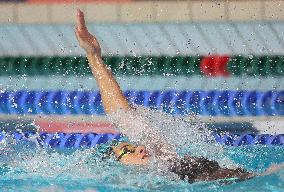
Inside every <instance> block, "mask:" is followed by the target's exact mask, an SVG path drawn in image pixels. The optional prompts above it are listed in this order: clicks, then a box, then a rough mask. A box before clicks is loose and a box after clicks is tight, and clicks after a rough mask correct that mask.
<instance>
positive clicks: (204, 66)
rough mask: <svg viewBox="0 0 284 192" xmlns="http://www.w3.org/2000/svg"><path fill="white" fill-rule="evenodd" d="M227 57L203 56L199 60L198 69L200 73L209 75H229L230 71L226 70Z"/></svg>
mask: <svg viewBox="0 0 284 192" xmlns="http://www.w3.org/2000/svg"><path fill="white" fill-rule="evenodd" d="M229 58H230V57H229V56H227V55H222V56H220V55H212V56H207V57H203V58H202V60H201V62H200V70H201V72H202V73H204V74H205V75H207V76H210V77H217V76H223V77H226V76H229V75H230V73H229V72H228V71H227V65H228V61H229Z"/></svg>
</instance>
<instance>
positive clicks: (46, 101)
mask: <svg viewBox="0 0 284 192" xmlns="http://www.w3.org/2000/svg"><path fill="white" fill-rule="evenodd" d="M125 96H126V97H127V99H128V101H129V102H130V103H134V104H137V105H143V106H146V107H150V108H156V109H162V110H163V111H165V112H168V113H171V114H174V115H185V114H188V113H196V114H200V115H207V116H244V115H247V116H260V115H265V116H282V115H284V91H267V92H259V91H228V90H226V91H216V90H214V91H175V90H170V91H126V92H125ZM0 113H2V114H59V115H60V114H87V115H92V114H96V115H103V114H104V110H103V106H102V103H101V96H100V94H99V92H98V91H62V90H60V91H22V90H21V91H4V92H1V93H0Z"/></svg>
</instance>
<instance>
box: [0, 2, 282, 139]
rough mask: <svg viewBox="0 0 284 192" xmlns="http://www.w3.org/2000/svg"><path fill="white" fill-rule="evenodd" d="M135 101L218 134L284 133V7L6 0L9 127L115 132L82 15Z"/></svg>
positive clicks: (0, 79) (4, 69)
mask: <svg viewBox="0 0 284 192" xmlns="http://www.w3.org/2000/svg"><path fill="white" fill-rule="evenodd" d="M77 8H80V9H81V10H82V11H84V12H85V15H86V18H87V22H88V26H89V29H90V32H91V33H93V34H95V35H96V36H97V38H98V40H99V41H100V43H101V46H102V51H103V56H104V60H105V63H106V64H107V65H108V66H109V67H110V68H111V69H112V71H113V73H114V74H115V75H116V77H117V79H118V81H119V83H120V85H121V87H122V89H123V90H124V91H125V94H126V96H127V98H128V99H129V101H130V102H132V103H136V104H138V105H144V106H147V107H150V108H155V109H159V110H163V111H165V112H167V113H171V114H173V115H183V116H184V117H185V118H188V119H190V114H192V113H194V114H197V115H198V116H200V119H201V121H203V122H206V123H207V124H208V127H209V128H211V129H214V130H217V131H218V130H226V131H230V132H255V133H271V134H282V133H284V121H283V115H284V103H283V101H284V78H283V76H284V2H283V1H279V0H250V1H241V0H236V1H230V0H229V1H228V0H226V1H225V0H224V1H223V0H220V1H199V0H191V1H129V0H121V1H115V0H105V1H103V0H93V1H92V0H26V1H24V0H22V1H21V0H18V1H17V0H14V1H12V0H10V1H8V0H6V1H5V0H4V1H3V0H0V13H1V14H0V90H1V92H0V114H1V115H0V121H1V128H2V129H6V130H12V129H13V130H15V129H18V128H24V129H33V128H34V127H35V125H37V126H38V127H40V129H41V130H43V131H49V132H56V131H63V132H100V131H101V132H115V131H114V130H113V128H112V127H111V125H110V124H109V123H108V122H107V120H106V118H105V116H104V111H103V107H102V104H101V99H100V95H99V92H98V88H97V86H96V82H95V80H94V78H93V77H92V74H91V71H90V68H89V67H88V63H87V60H86V58H85V54H84V52H83V50H82V49H81V48H80V47H78V43H77V41H76V38H75V35H74V23H75V14H76V9H77Z"/></svg>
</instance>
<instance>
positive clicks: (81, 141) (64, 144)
mask: <svg viewBox="0 0 284 192" xmlns="http://www.w3.org/2000/svg"><path fill="white" fill-rule="evenodd" d="M7 136H12V137H13V138H14V139H15V140H16V141H21V140H29V141H34V142H35V141H36V142H37V143H38V144H39V145H41V146H42V147H45V148H59V149H65V148H75V149H78V148H93V147H96V145H98V144H102V143H106V142H108V141H112V140H114V139H116V140H119V139H120V138H121V135H120V134H96V133H86V134H83V133H72V134H71V133H68V134H67V133H57V134H55V133H40V134H39V135H37V133H36V132H23V133H19V132H13V133H4V132H0V142H2V141H4V140H5V138H6V137H7ZM35 136H37V137H35ZM213 136H214V138H215V141H216V142H217V143H219V144H223V145H227V146H236V147H237V146H243V145H267V146H284V134H279V135H270V134H261V135H254V134H243V135H237V134H234V135H231V134H225V135H221V134H218V133H214V134H213Z"/></svg>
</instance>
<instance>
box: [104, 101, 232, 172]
mask: <svg viewBox="0 0 284 192" xmlns="http://www.w3.org/2000/svg"><path fill="white" fill-rule="evenodd" d="M109 119H110V120H111V121H112V122H113V123H114V124H115V125H117V127H118V128H119V131H120V132H121V133H123V134H125V135H127V136H128V137H129V138H130V141H131V142H134V143H136V144H142V145H145V146H146V149H147V150H148V151H149V152H150V154H151V155H153V156H154V157H157V158H158V159H162V160H167V159H170V158H173V157H175V156H176V155H177V153H179V154H181V155H184V154H190V155H192V156H203V157H207V158H209V159H213V160H217V161H218V162H219V163H220V164H221V165H222V166H226V167H235V164H234V163H233V162H232V161H231V160H230V159H229V158H227V157H226V156H225V155H224V153H223V147H222V146H221V145H217V144H215V142H214V139H213V137H212V136H211V132H210V131H209V130H208V129H207V128H206V126H205V124H204V123H201V122H200V121H199V120H198V118H197V117H196V116H194V115H192V119H191V120H190V121H188V120H187V121H186V120H185V119H184V118H182V117H173V116H171V115H169V114H165V113H163V112H161V111H157V110H150V109H147V108H143V107H138V106H135V109H133V110H129V111H122V110H121V111H118V112H116V113H113V114H111V115H109Z"/></svg>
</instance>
